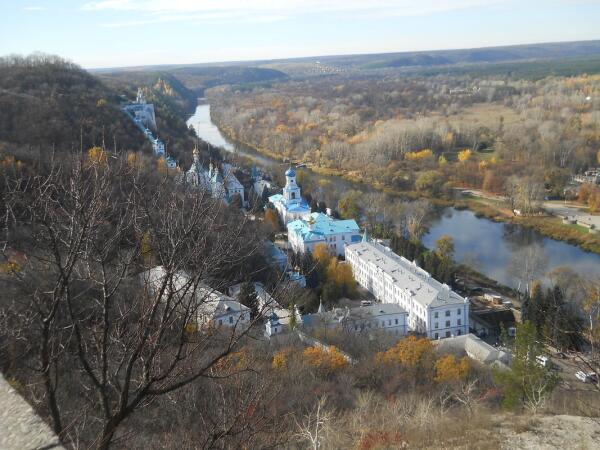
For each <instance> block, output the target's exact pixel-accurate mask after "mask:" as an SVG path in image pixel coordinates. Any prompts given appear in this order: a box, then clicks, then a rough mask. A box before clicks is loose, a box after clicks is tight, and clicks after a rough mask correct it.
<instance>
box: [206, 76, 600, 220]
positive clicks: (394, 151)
mask: <svg viewBox="0 0 600 450" xmlns="http://www.w3.org/2000/svg"><path fill="white" fill-rule="evenodd" d="M599 89H600V77H599V76H598V75H585V74H582V75H578V76H573V77H554V76H549V77H545V78H541V79H537V80H528V79H520V78H513V77H510V76H498V75H488V76H481V77H474V76H471V75H457V76H454V75H441V74H439V75H435V76H404V75H388V76H383V77H381V76H366V75H362V76H351V75H348V76H343V75H338V76H324V77H320V78H307V79H304V80H292V81H288V82H281V83H275V84H273V85H272V86H271V87H260V86H259V87H254V88H251V89H236V87H235V86H221V87H215V88H213V89H210V90H208V91H207V96H208V98H209V99H210V102H211V105H212V106H213V109H212V114H213V118H214V119H215V120H216V122H217V123H218V125H219V126H220V127H221V128H222V129H223V130H224V131H225V132H226V133H228V134H229V135H230V136H231V137H233V138H235V139H238V140H240V141H242V142H244V143H247V144H249V145H251V146H253V147H255V148H257V149H259V150H260V151H264V152H266V153H269V154H272V155H275V156H278V157H280V158H288V159H292V160H295V161H302V162H304V163H307V164H308V165H309V166H310V167H313V168H317V170H322V171H327V172H329V173H335V174H341V175H344V176H347V177H349V178H352V179H355V180H359V179H360V180H361V181H362V182H366V183H370V184H372V185H375V186H379V187H383V188H389V189H391V190H394V191H404V192H417V193H420V194H422V195H425V196H430V197H435V196H439V195H444V194H449V192H450V190H451V188H452V187H454V186H462V187H471V188H478V189H483V190H484V191H488V192H491V193H496V194H503V195H511V194H514V197H515V199H516V200H517V202H518V203H520V204H519V205H517V206H516V207H517V208H522V209H526V210H527V208H528V207H529V204H528V202H531V201H532V198H533V200H534V201H539V200H540V199H542V198H543V197H544V196H563V195H564V189H565V187H566V186H567V183H568V181H569V177H570V175H572V174H575V173H579V172H581V171H583V170H585V169H587V168H588V167H593V166H595V165H597V164H598V158H597V156H598V155H597V153H598V150H599V148H600V133H599V132H598V130H599V125H600V101H599V100H598V92H599ZM515 186H516V187H519V186H526V187H524V188H522V189H521V188H519V189H517V190H520V191H521V194H522V195H518V193H517V192H512V191H513V188H514V187H515Z"/></svg>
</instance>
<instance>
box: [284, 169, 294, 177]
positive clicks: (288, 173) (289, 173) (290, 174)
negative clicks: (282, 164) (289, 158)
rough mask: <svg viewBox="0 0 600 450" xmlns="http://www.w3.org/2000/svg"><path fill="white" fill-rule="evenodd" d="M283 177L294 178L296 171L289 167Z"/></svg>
mask: <svg viewBox="0 0 600 450" xmlns="http://www.w3.org/2000/svg"><path fill="white" fill-rule="evenodd" d="M285 176H286V177H295V176H296V171H295V170H294V169H293V168H292V167H290V168H289V169H288V170H286V171H285Z"/></svg>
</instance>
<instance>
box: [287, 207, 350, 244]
mask: <svg viewBox="0 0 600 450" xmlns="http://www.w3.org/2000/svg"><path fill="white" fill-rule="evenodd" d="M287 229H288V233H295V234H296V235H298V236H300V237H301V238H302V240H304V241H319V240H323V239H324V238H325V237H326V236H332V235H335V234H343V233H358V232H359V231H360V229H359V227H358V224H357V223H356V221H355V220H354V219H349V220H336V219H334V218H332V217H329V216H328V215H326V214H323V213H320V212H314V213H312V214H307V215H306V216H305V217H303V218H302V219H299V220H294V221H293V222H290V223H288V226H287Z"/></svg>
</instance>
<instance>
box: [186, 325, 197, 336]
mask: <svg viewBox="0 0 600 450" xmlns="http://www.w3.org/2000/svg"><path fill="white" fill-rule="evenodd" d="M197 331H198V324H197V323H196V322H190V323H188V324H187V325H186V326H185V332H186V334H188V335H191V334H194V333H196V332H197Z"/></svg>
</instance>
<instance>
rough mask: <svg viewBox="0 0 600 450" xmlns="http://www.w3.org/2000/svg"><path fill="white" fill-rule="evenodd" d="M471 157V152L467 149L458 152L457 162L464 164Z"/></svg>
mask: <svg viewBox="0 0 600 450" xmlns="http://www.w3.org/2000/svg"><path fill="white" fill-rule="evenodd" d="M472 155H473V152H472V151H471V150H469V149H468V148H466V149H464V150H462V151H460V152H458V160H459V161H460V162H465V161H468V160H469V159H471V156H472Z"/></svg>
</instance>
